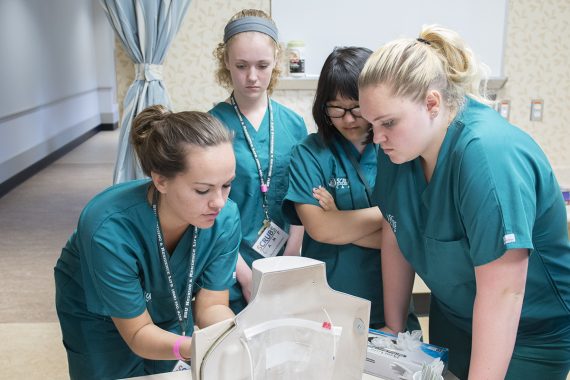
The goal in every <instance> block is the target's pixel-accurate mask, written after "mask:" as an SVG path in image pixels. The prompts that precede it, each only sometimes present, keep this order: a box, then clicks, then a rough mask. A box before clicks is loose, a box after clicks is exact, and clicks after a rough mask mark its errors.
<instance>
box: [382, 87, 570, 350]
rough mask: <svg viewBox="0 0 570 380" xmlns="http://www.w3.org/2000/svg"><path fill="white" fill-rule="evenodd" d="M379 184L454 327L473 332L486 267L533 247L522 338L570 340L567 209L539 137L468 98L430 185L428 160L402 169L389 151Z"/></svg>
mask: <svg viewBox="0 0 570 380" xmlns="http://www.w3.org/2000/svg"><path fill="white" fill-rule="evenodd" d="M396 128H397V127H396ZM376 183H377V184H378V186H376V191H375V198H376V200H377V202H378V204H379V206H380V208H381V210H382V212H383V214H384V217H385V218H386V220H387V221H388V222H389V223H390V225H391V227H392V230H393V231H394V233H395V235H396V238H397V241H398V245H399V247H400V250H401V251H402V254H403V255H404V256H405V258H406V259H407V260H408V261H409V262H410V263H411V265H412V266H413V267H414V269H415V270H416V272H417V273H418V275H419V276H420V277H421V278H422V279H423V280H424V281H425V283H426V284H427V286H428V287H429V288H430V289H431V292H432V295H433V296H435V297H436V298H437V300H438V301H439V305H440V306H441V308H442V312H443V313H444V314H445V316H446V317H447V318H448V320H449V321H451V323H454V324H456V325H457V326H458V327H460V328H461V329H463V330H464V331H467V332H471V324H472V313H473V302H474V299H475V291H476V284H475V271H474V269H475V267H476V266H479V265H483V264H486V263H489V262H491V261H493V260H496V259H498V258H499V257H501V256H502V255H503V254H504V253H505V251H507V250H509V249H516V248H527V249H529V253H530V257H529V264H528V276H527V281H526V291H525V296H524V301H523V307H522V315H521V318H520V324H519V328H518V334H517V344H519V343H520V344H525V345H535V346H545V345H548V344H549V343H550V344H552V345H558V346H566V347H569V346H570V323H569V321H570V245H569V242H568V233H567V229H566V210H565V206H564V201H563V199H562V194H561V191H560V188H559V185H558V183H557V181H556V178H555V177H554V173H553V171H552V168H551V167H550V164H549V162H548V160H547V158H546V156H545V154H544V153H543V152H542V150H541V149H540V147H539V146H538V145H537V144H536V142H534V141H533V140H532V138H531V137H530V136H528V135H527V134H526V133H525V132H523V131H522V130H520V129H519V128H517V127H515V126H513V125H511V124H509V123H508V122H507V121H506V120H505V119H503V118H502V117H501V116H500V115H499V114H498V113H497V112H495V111H494V110H492V109H491V108H489V107H487V106H485V105H483V104H481V103H478V102H476V101H475V100H472V99H469V98H468V99H466V103H465V106H464V108H463V110H462V112H461V113H459V114H458V116H457V117H456V119H455V120H454V121H453V122H452V124H451V125H450V127H449V129H448V131H447V134H446V136H445V139H444V141H443V144H442V146H441V150H440V152H439V156H438V159H437V164H436V167H435V171H434V173H433V176H432V178H431V181H430V182H429V184H428V183H426V180H425V177H424V174H423V170H422V168H421V164H420V160H419V158H417V159H415V160H413V161H410V162H406V163H404V164H400V165H396V164H393V163H392V162H390V160H389V158H388V157H387V156H386V155H385V154H384V153H383V152H382V151H381V152H380V153H379V156H378V177H377V180H376Z"/></svg>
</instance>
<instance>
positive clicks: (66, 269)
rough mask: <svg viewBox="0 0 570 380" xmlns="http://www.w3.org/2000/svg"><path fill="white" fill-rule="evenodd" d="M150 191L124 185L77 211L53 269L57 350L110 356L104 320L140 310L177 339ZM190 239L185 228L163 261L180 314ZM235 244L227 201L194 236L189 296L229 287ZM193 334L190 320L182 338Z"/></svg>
mask: <svg viewBox="0 0 570 380" xmlns="http://www.w3.org/2000/svg"><path fill="white" fill-rule="evenodd" d="M149 184H150V181H149V180H147V179H145V180H137V181H131V182H126V183H123V184H119V185H116V186H113V187H111V188H109V189H107V190H105V191H104V192H102V193H100V194H99V195H97V196H95V197H94V198H93V199H92V200H91V201H90V202H89V203H88V204H87V206H86V207H85V209H84V210H83V212H82V214H81V216H80V218H79V223H78V226H77V229H76V231H75V232H74V233H73V234H72V236H71V237H70V239H69V241H68V242H67V244H66V246H65V247H64V248H63V250H62V253H61V256H60V258H59V260H58V261H57V264H56V266H55V278H56V288H57V291H56V298H57V306H58V315H59V316H60V323H61V328H62V332H63V335H64V343H66V346H67V347H68V348H69V347H72V351H78V350H81V349H83V350H85V351H86V352H89V351H94V352H95V351H97V346H98V345H100V347H105V350H110V348H109V343H108V342H112V341H113V340H115V341H117V342H121V339H120V336H119V332H118V331H117V329H116V328H115V326H114V324H113V323H112V322H111V320H110V318H109V317H116V318H133V317H136V316H139V315H140V314H142V313H143V312H144V310H145V309H146V310H147V311H148V313H149V314H150V316H151V318H152V320H153V322H154V324H155V325H157V326H158V327H160V328H162V329H164V330H168V331H171V332H173V333H176V334H181V331H180V327H179V324H178V319H177V315H176V311H175V308H174V303H173V300H172V297H171V295H170V292H169V287H168V284H167V277H166V274H165V271H164V268H163V266H162V264H161V258H160V253H159V250H158V245H157V236H156V218H155V215H154V213H153V210H152V207H151V205H150V204H149V203H148V201H147V191H148V188H149ZM192 231H193V228H192V227H190V228H188V230H187V231H186V232H185V233H184V235H183V236H182V238H181V239H180V241H179V243H178V245H177V246H176V249H175V250H174V252H172V254H171V257H170V267H171V271H172V275H173V279H174V283H175V286H176V292H177V295H178V297H179V300H180V302H181V304H182V306H183V303H184V300H185V297H186V288H187V283H188V269H189V259H190V252H191V247H192V240H193V236H192V235H193V233H192ZM240 238H241V228H240V219H239V213H238V210H237V207H236V205H235V203H233V202H232V201H231V200H228V202H227V203H226V205H225V206H224V208H223V209H222V210H221V212H220V214H219V215H218V217H217V218H216V220H215V223H214V225H213V226H212V227H211V228H208V229H200V230H199V233H198V240H197V251H196V262H195V272H194V293H196V292H197V291H198V290H199V289H200V288H204V289H209V290H225V289H228V288H229V287H231V286H232V285H233V284H234V282H235V279H234V277H233V273H234V271H235V265H236V261H237V252H238V245H239V242H240ZM100 321H107V322H109V323H107V324H106V325H105V326H104V327H103V326H101V328H100V329H99V330H94V329H92V328H90V327H89V326H90V325H93V323H94V324H95V325H97V323H98V322H100ZM193 330H194V321H193V319H192V313H190V314H189V320H188V323H187V328H186V333H187V335H189V336H191V335H192V332H193ZM66 338H67V339H68V340H69V341H68V342H66ZM85 340H87V341H90V342H89V344H88V346H89V347H82V344H84V343H82V342H83V341H85ZM118 344H119V343H118ZM121 344H122V342H121ZM109 355H111V356H110V357H109V358H107V359H108V360H113V357H112V352H110V353H109ZM103 360H104V359H103ZM163 362H166V363H168V365H167V366H166V367H164V368H161V370H157V371H158V372H164V371H170V370H172V367H173V364H172V363H170V362H169V361H163ZM71 367H72V363H70V368H71ZM158 367H161V366H160V365H159V366H158ZM150 372H152V371H150ZM147 373H148V372H147Z"/></svg>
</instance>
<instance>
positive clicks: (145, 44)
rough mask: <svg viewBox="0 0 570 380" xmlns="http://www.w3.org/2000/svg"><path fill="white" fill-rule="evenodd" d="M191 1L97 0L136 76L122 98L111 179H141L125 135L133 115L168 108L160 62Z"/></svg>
mask: <svg viewBox="0 0 570 380" xmlns="http://www.w3.org/2000/svg"><path fill="white" fill-rule="evenodd" d="M190 1H191V0H100V3H101V5H102V6H103V9H104V10H105V13H106V14H107V17H108V19H109V22H110V23H111V25H112V27H113V29H114V30H115V34H116V35H117V37H118V38H119V39H120V40H121V42H122V43H123V46H124V48H125V50H126V51H127V53H128V54H129V56H130V57H131V60H132V61H133V62H134V64H135V73H136V77H135V80H134V81H133V83H132V84H131V86H130V87H129V89H128V91H127V95H126V96H125V100H124V101H123V117H122V118H121V132H120V136H119V150H118V153H117V162H116V163H115V172H114V174H113V182H114V183H120V182H125V181H129V180H132V179H137V178H144V177H145V175H144V174H143V172H142V170H141V167H140V164H139V162H138V159H137V157H136V154H135V151H134V149H133V146H132V145H131V143H130V139H129V135H130V131H131V123H132V121H133V118H134V117H135V116H136V115H137V114H138V113H139V112H140V111H142V110H143V109H145V108H146V107H148V106H150V105H153V104H163V105H165V106H167V107H168V108H170V107H171V103H170V99H169V97H168V93H167V91H166V88H165V87H164V83H163V81H162V62H163V61H164V57H165V56H166V51H167V50H168V47H169V46H170V43H171V42H172V40H173V39H174V36H175V35H176V33H177V32H178V29H179V28H180V24H181V22H182V20H183V19H184V16H185V14H186V11H187V9H188V6H189V5H190Z"/></svg>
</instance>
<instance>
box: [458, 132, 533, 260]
mask: <svg viewBox="0 0 570 380" xmlns="http://www.w3.org/2000/svg"><path fill="white" fill-rule="evenodd" d="M532 170H533V168H530V167H529V161H528V160H527V159H525V157H521V154H518V152H516V151H513V149H505V145H504V144H501V143H500V142H498V141H497V142H493V143H491V144H489V142H487V144H486V145H485V146H484V145H483V143H482V141H481V140H474V141H471V143H470V144H468V145H467V147H466V149H465V151H464V155H463V157H462V165H461V170H460V175H459V190H458V191H459V199H460V205H459V209H460V210H461V213H462V221H463V224H464V228H465V230H466V234H467V238H468V241H469V245H470V255H471V259H472V261H473V264H474V265H475V266H479V265H483V264H486V263H489V262H491V261H493V260H495V259H497V258H499V257H501V256H502V255H503V254H504V253H505V252H506V251H507V250H509V249H516V248H528V249H532V248H533V244H532V230H533V225H534V220H535V217H536V195H535V191H534V186H535V181H534V178H533V177H532V175H531V174H530V173H532Z"/></svg>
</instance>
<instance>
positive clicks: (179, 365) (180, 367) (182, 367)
mask: <svg viewBox="0 0 570 380" xmlns="http://www.w3.org/2000/svg"><path fill="white" fill-rule="evenodd" d="M190 369H191V367H190V364H188V363H186V362H183V361H182V360H179V361H177V362H176V365H175V366H174V368H172V372H178V371H190Z"/></svg>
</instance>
